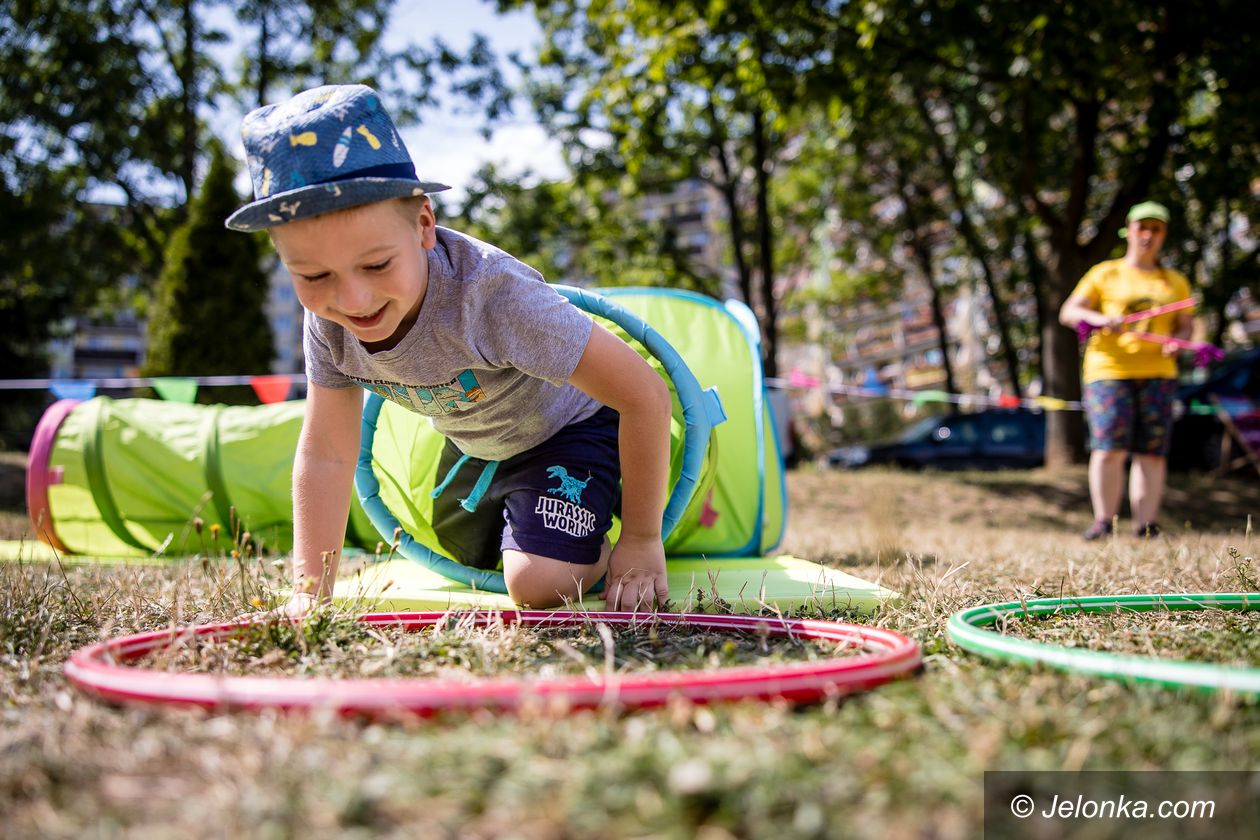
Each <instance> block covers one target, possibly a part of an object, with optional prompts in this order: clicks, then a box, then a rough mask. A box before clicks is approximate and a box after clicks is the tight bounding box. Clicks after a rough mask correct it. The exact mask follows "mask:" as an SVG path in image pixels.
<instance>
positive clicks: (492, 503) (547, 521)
mask: <svg viewBox="0 0 1260 840" xmlns="http://www.w3.org/2000/svg"><path fill="white" fill-rule="evenodd" d="M619 421H620V415H618V414H617V412H616V411H614V410H612V409H611V408H608V407H607V406H604V407H601V408H600V409H599V411H597V412H596V413H595V414H593V415H591V416H590V417H588V418H587V419H585V420H581V421H579V422H577V423H571V424H570V425H568V426H565V427H564V428H563V429H561V430H560V431H558V432H556V433H555V434H554V435H552V436H551V437H550V438H548V439H547V440H545V441H543V442H542V443H540V444H538V445H537V446H535V447H534V448H533V449H529V450H526V451H525V452H522V453H520V454H519V455H513V456H512V457H511V458H508V459H507V460H504V461H500V462H498V465H497V466H496V467H495V472H494V478H493V479H492V480H491V482H490V485H489V487H488V489H487V490H486V492H485V494H484V495H483V496H482V498H481V500H480V501H479V502H478V504H477V509H476V510H475V511H473V512H471V513H470V512H469V511H467V510H465V509H464V508H463V507H461V505H460V500H462V499H466V498H468V497H469V495H470V494H472V492H473V487H474V485H475V484H476V482H477V479H478V478H480V477H481V474H482V472H483V471H484V470H485V469H486V466H487V464H488V463H490V462H487V461H483V460H481V459H479V458H469V459H468V460H467V461H466V462H465V463H464V464H463V466H461V467H460V469H459V471H458V472H457V473H456V475H455V478H454V479H453V480H452V481H451V483H450V484H449V485H448V486H447V487H446V488H445V489H444V490H443V491H442V493H441V495H439V496H438V497H437V499H435V500H434V502H433V528H434V531H435V532H436V533H437V535H438V539H439V540H440V541H441V543H442V547H443V548H444V549H445V551H446V552H447V553H448V554H449V555H450V556H451V559H453V560H457V561H459V562H460V563H463V564H464V565H466V566H473V567H476V568H478V569H495V568H498V566H499V561H500V558H501V556H502V553H503V550H504V549H514V550H516V551H523V552H526V553H527V554H536V555H538V556H541V557H550V558H552V559H555V560H563V561H565V562H567V563H580V564H583V565H591V564H594V563H596V562H598V561H599V555H600V550H601V548H602V547H603V544H604V535H605V534H607V533H608V529H609V528H610V527H612V518H613V515H614V514H615V513H617V512H618V510H619V506H620V503H621V460H620V455H619V450H618V447H617V427H618V423H619ZM460 457H461V453H460V451H459V449H458V448H457V447H456V446H455V444H453V443H451V442H450V441H449V440H448V441H447V442H446V447H445V449H444V450H443V452H442V458H441V461H440V462H439V463H438V473H437V475H438V479H439V480H441V479H442V478H443V477H445V476H446V475H447V473H448V472H449V471H450V469H451V468H452V467H453V466H455V464H456V463H457V462H458V461H459V459H460Z"/></svg>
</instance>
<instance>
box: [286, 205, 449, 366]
mask: <svg viewBox="0 0 1260 840" xmlns="http://www.w3.org/2000/svg"><path fill="white" fill-rule="evenodd" d="M436 228H437V225H436V222H435V220H434V217H433V209H432V208H431V207H430V206H429V202H428V201H427V200H426V201H424V202H423V204H422V206H421V207H420V209H419V212H418V214H417V215H416V217H415V219H414V221H412V220H410V215H409V214H407V213H404V212H403V208H401V207H400V206H399V205H398V204H397V203H396V202H393V201H378V202H376V203H374V204H368V205H364V206H363V207H356V208H353V209H352V210H348V211H344V212H339V213H332V214H329V215H325V216H315V217H313V218H310V219H302V220H299V221H296V222H290V223H288V224H285V225H280V226H278V227H275V228H272V229H271V239H272V241H273V242H274V243H275V246H276V251H278V252H279V254H280V260H281V261H282V262H283V263H284V265H285V267H286V268H287V269H288V270H289V274H290V275H291V276H292V278H293V288H294V290H295V291H296V292H297V298H298V301H299V302H300V303H301V304H302V306H303V307H304V308H306V309H308V310H309V311H311V312H312V313H314V314H315V315H318V316H320V317H321V318H324V319H326V320H329V321H332V322H334V323H336V324H340V325H341V326H343V327H345V328H346V329H347V330H349V331H350V333H351V334H352V335H354V337H355V338H357V339H358V340H359V341H360V342H361V343H362V344H363V345H364V346H365V347H366V348H367V349H368V350H369V351H372V352H379V351H381V350H388V349H390V348H392V347H393V346H394V345H396V344H397V343H398V342H399V340H401V339H402V337H403V336H404V335H406V333H407V331H408V330H409V329H411V327H412V325H413V324H415V322H416V317H417V316H418V315H419V313H420V304H421V302H423V300H424V293H425V290H426V289H427V288H428V283H429V263H428V258H427V255H426V254H425V253H424V252H425V251H427V250H429V249H431V248H433V247H434V246H435V245H436V244H437V229H436Z"/></svg>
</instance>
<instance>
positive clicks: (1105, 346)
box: [1072, 259, 1190, 382]
mask: <svg viewBox="0 0 1260 840" xmlns="http://www.w3.org/2000/svg"><path fill="white" fill-rule="evenodd" d="M1072 294H1073V295H1082V296H1083V297H1084V298H1085V302H1086V304H1087V305H1088V306H1089V307H1090V308H1091V309H1096V310H1098V311H1099V312H1101V313H1103V314H1104V315H1129V314H1132V313H1134V312H1142V311H1144V310H1146V309H1153V308H1155V307H1156V306H1163V305H1164V304H1166V303H1175V302H1177V301H1179V300H1185V299H1186V298H1188V297H1190V282H1189V281H1188V280H1186V278H1185V277H1184V276H1183V275H1182V274H1181V273H1180V272H1177V271H1174V270H1172V269H1170V268H1157V269H1155V270H1154V271H1145V270H1143V269H1140V268H1135V267H1133V266H1131V265H1129V264H1128V263H1127V262H1125V261H1124V260H1123V259H1119V260H1108V261H1106V262H1100V263H1099V264H1098V265H1096V266H1094V267H1093V268H1091V269H1090V270H1089V271H1087V272H1086V273H1085V276H1084V277H1082V278H1081V282H1079V283H1077V284H1076V289H1075V290H1074V291H1073V292H1072ZM1180 314H1181V313H1180V312H1170V313H1168V314H1166V315H1157V316H1155V317H1154V318H1144V319H1142V320H1141V321H1135V322H1133V323H1131V324H1126V328H1127V329H1129V330H1139V331H1142V332H1150V333H1159V334H1160V335H1172V331H1173V328H1174V325H1175V323H1176V320H1177V317H1178V315H1180ZM1176 377H1177V360H1176V359H1174V358H1173V357H1172V356H1165V355H1164V353H1163V345H1161V344H1159V343H1157V342H1154V341H1147V340H1146V339H1142V338H1138V337H1137V336H1135V335H1131V334H1129V333H1128V332H1124V331H1118V332H1104V331H1103V330H1094V332H1093V333H1092V334H1091V335H1090V337H1089V343H1087V344H1086V345H1085V369H1084V374H1083V376H1082V378H1083V380H1084V381H1085V382H1098V381H1099V380H1102V379H1175V378H1176Z"/></svg>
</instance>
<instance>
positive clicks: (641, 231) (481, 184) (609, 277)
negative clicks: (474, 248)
mask: <svg viewBox="0 0 1260 840" xmlns="http://www.w3.org/2000/svg"><path fill="white" fill-rule="evenodd" d="M533 180H534V179H533V178H531V177H530V176H529V175H528V174H525V175H524V176H521V177H519V178H504V177H501V176H500V175H499V173H498V171H497V170H496V169H495V167H494V166H493V165H487V166H485V167H483V168H482V169H481V170H480V171H479V172H478V173H477V174H476V175H475V176H474V177H473V179H472V181H471V182H470V183H469V185H468V188H467V197H466V198H465V200H464V203H463V206H462V207H461V208H460V210H459V212H458V213H456V214H455V215H454V218H453V224H454V225H455V226H456V227H458V228H459V229H460V230H463V231H465V232H467V233H469V234H471V235H472V236H476V237H479V238H481V239H484V240H486V241H487V242H490V243H493V244H494V245H496V246H497V247H500V248H503V249H504V250H506V251H508V252H509V253H511V254H513V255H514V256H516V257H517V258H518V259H520V260H522V261H524V262H525V263H527V264H529V265H531V266H533V267H534V268H536V269H538V270H539V271H540V272H542V274H543V276H544V277H546V278H547V279H548V280H555V281H559V282H564V283H577V284H581V285H591V286H670V287H674V288H683V289H693V290H695V291H699V292H703V293H705V294H709V295H712V296H718V295H720V294H721V278H720V277H715V276H711V275H709V274H707V273H704V272H702V271H700V270H698V268H697V266H695V265H694V264H693V263H692V262H691V261H690V260H689V259H688V258H687V256H686V254H684V253H683V251H682V249H681V248H680V247H679V245H678V243H677V242H675V241H673V239H672V237H671V232H670V230H669V229H668V228H666V227H665V226H664V225H662V224H660V223H659V222H657V223H653V222H649V221H645V220H643V219H640V218H638V217H637V216H636V215H635V214H634V213H633V212H631V211H629V210H627V208H626V207H625V206H618V201H619V196H620V193H619V191H618V188H617V184H616V183H615V182H614V183H609V182H608V181H605V180H603V179H601V178H598V177H595V176H594V175H592V174H591V173H587V174H586V176H585V177H583V178H582V179H580V180H579V179H574V180H570V181H551V182H548V181H543V182H539V183H536V184H532V185H531V184H530V182H531V181H533Z"/></svg>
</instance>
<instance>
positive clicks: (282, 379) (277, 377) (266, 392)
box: [249, 373, 293, 405]
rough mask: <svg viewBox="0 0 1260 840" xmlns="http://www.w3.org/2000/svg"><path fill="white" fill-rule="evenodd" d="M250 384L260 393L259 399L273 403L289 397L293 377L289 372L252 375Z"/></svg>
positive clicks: (256, 392)
mask: <svg viewBox="0 0 1260 840" xmlns="http://www.w3.org/2000/svg"><path fill="white" fill-rule="evenodd" d="M249 384H250V385H251V386H253V389H254V393H255V394H257V395H258V399H259V400H260V401H262V402H264V403H267V404H268V405H270V404H271V403H278V402H284V401H285V400H286V399H288V398H289V386H290V385H292V384H293V377H291V376H290V375H289V374H287V373H276V374H268V375H267V376H251V377H250V379H249Z"/></svg>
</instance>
